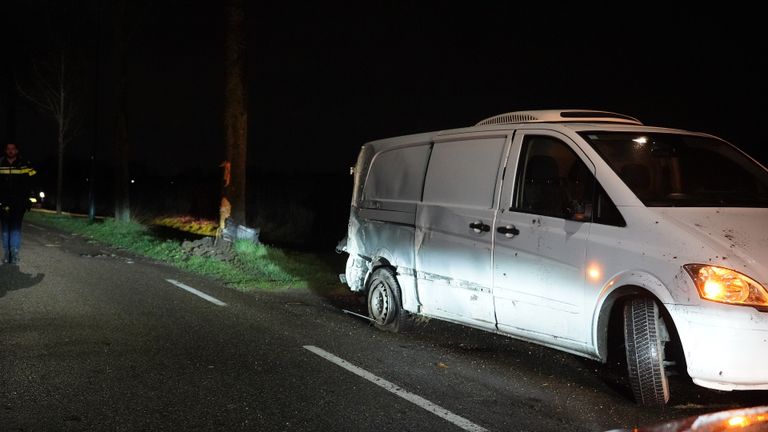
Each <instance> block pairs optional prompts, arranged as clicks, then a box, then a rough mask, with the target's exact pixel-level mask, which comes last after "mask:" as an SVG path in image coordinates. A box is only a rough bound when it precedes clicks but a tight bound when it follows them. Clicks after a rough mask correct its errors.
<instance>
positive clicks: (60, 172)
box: [56, 126, 64, 215]
mask: <svg viewBox="0 0 768 432" xmlns="http://www.w3.org/2000/svg"><path fill="white" fill-rule="evenodd" d="M58 144H59V145H58V149H57V152H56V159H57V164H56V214H58V215H60V214H61V197H62V194H63V193H64V130H63V128H62V127H61V126H59V142H58Z"/></svg>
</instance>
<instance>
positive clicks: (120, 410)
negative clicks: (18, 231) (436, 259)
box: [0, 224, 768, 431]
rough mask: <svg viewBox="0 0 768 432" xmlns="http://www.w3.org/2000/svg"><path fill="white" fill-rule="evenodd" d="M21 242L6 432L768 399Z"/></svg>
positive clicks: (676, 412) (287, 425)
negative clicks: (633, 383)
mask: <svg viewBox="0 0 768 432" xmlns="http://www.w3.org/2000/svg"><path fill="white" fill-rule="evenodd" d="M22 252H23V255H22V263H21V265H20V266H18V267H16V266H9V265H5V266H0V431H149V430H151V431H182V430H184V431H196V430H205V431H225V430H226V431H238V430H248V431H283V430H286V431H288V430H291V431H328V430H335V431H368V430H392V431H462V430H490V431H551V430H576V431H582V430H583V431H604V430H608V429H612V428H620V427H632V426H636V425H649V424H654V423H657V422H659V421H662V420H666V419H672V418H680V417H686V416H689V415H693V414H699V413H702V412H710V411H716V410H721V409H726V408H733V407H746V406H753V405H758V404H762V403H766V402H765V401H766V400H768V398H766V396H768V392H737V393H726V392H714V391H709V390H705V389H701V388H699V387H696V386H694V385H693V384H691V383H690V382H688V381H687V380H686V379H685V378H684V377H672V392H673V396H672V400H671V402H670V406H669V407H668V408H667V409H665V410H648V409H642V408H637V407H636V406H635V405H634V404H633V402H632V401H631V400H630V397H629V393H628V389H627V388H626V386H625V383H624V382H623V376H622V372H621V371H620V370H617V368H616V367H614V366H612V365H601V364H599V363H596V362H593V361H590V360H585V359H582V358H580V357H576V356H573V355H569V354H564V353H560V352H557V351H554V350H551V349H547V348H542V347H538V346H535V345H532V344H528V343H524V342H520V341H515V340H513V339H509V338H506V337H503V336H499V335H494V334H490V333H485V332H481V331H477V330H473V329H468V328H464V327H461V326H456V325H452V324H447V323H441V322H438V321H435V320H431V321H429V322H427V323H424V324H422V325H420V326H419V327H417V328H416V329H415V330H414V331H412V332H410V333H406V334H389V333H384V332H381V331H378V330H376V329H374V328H373V327H371V326H370V325H369V324H368V323H367V322H366V321H365V320H363V319H360V318H357V317H355V316H353V315H350V314H347V313H344V312H343V311H342V309H344V308H348V309H352V310H357V311H359V310H360V306H361V302H360V301H359V299H358V298H357V297H354V296H352V295H349V296H334V297H330V296H323V295H321V294H318V293H315V292H313V291H311V290H293V291H285V292H278V293H274V292H272V293H267V292H264V293H259V294H256V295H250V294H243V293H239V292H236V291H234V290H231V289H228V288H226V287H223V286H221V285H220V284H218V283H216V282H213V281H210V280H208V279H205V278H202V277H199V276H195V275H191V274H187V273H184V272H181V271H179V270H176V269H173V268H171V267H168V266H166V265H163V264H158V263H154V262H151V261H148V260H145V259H141V258H137V257H133V256H131V255H129V254H126V253H124V252H120V251H115V250H112V249H109V248H106V247H104V246H101V245H98V244H95V243H92V242H88V241H86V240H85V239H83V238H80V237H77V236H72V235H69V234H65V233H61V232H58V231H55V230H52V229H49V228H44V227H40V226H35V225H29V224H27V225H26V226H25V237H24V243H23V249H22ZM340 258H341V257H340ZM339 265H340V267H339V268H340V269H341V268H343V261H340V264H339ZM169 280H172V281H176V282H178V284H173V283H171V282H169ZM179 284H181V285H183V286H184V287H189V288H192V289H195V290H197V291H198V292H199V294H205V295H208V296H210V297H209V298H203V297H201V296H200V295H198V294H194V293H192V292H189V291H187V290H185V289H182V288H180V287H179ZM217 302H218V303H217ZM222 303H223V304H222Z"/></svg>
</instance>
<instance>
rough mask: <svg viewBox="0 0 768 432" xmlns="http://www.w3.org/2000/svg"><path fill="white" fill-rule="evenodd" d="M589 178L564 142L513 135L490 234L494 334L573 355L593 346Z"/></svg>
mask: <svg viewBox="0 0 768 432" xmlns="http://www.w3.org/2000/svg"><path fill="white" fill-rule="evenodd" d="M513 167H514V169H513ZM511 171H514V175H510V172H511ZM593 173H594V166H593V165H592V164H591V162H590V161H589V160H588V159H587V158H586V156H585V155H584V154H583V153H582V152H581V150H580V149H579V148H578V146H577V145H576V144H575V143H574V142H573V141H571V140H570V139H569V138H568V137H566V136H565V135H562V134H560V133H558V132H555V131H549V130H518V131H517V132H516V134H515V138H514V140H513V144H512V150H511V152H510V161H509V162H508V173H507V176H506V178H505V180H504V186H503V190H502V196H501V202H500V209H499V214H498V218H497V220H496V225H495V226H494V231H495V232H496V242H495V245H494V257H493V259H494V269H493V270H494V287H493V290H494V301H495V310H496V318H497V321H498V329H499V330H501V331H503V332H505V333H509V334H514V335H517V336H520V337H523V338H525V339H529V340H534V341H538V342H542V343H545V344H550V345H556V346H560V347H565V348H567V349H572V350H576V351H582V350H583V349H584V348H583V347H584V345H585V343H586V342H587V341H589V340H591V339H590V333H589V330H588V329H589V326H588V323H587V320H586V319H585V315H586V314H585V312H584V303H585V302H584V297H585V292H584V290H585V259H586V250H587V248H586V246H587V238H588V235H589V230H590V227H591V223H590V222H589V221H590V218H591V216H590V215H591V205H592V202H591V200H592V198H591V197H592V195H593V191H594V175H593Z"/></svg>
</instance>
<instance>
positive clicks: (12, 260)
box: [8, 249, 20, 264]
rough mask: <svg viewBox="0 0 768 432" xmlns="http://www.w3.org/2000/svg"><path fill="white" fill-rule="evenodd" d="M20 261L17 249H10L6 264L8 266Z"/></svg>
mask: <svg viewBox="0 0 768 432" xmlns="http://www.w3.org/2000/svg"><path fill="white" fill-rule="evenodd" d="M19 261H20V259H19V250H18V249H11V256H10V259H9V260H8V262H9V263H10V264H18V263H19Z"/></svg>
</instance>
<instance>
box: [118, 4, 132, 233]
mask: <svg viewBox="0 0 768 432" xmlns="http://www.w3.org/2000/svg"><path fill="white" fill-rule="evenodd" d="M126 1H127V0H126ZM126 1H120V2H118V3H117V4H116V6H115V7H116V15H115V22H114V32H115V45H116V48H117V49H116V54H115V55H116V64H115V74H116V75H115V76H116V77H117V89H116V90H117V92H116V95H115V103H116V109H117V112H116V118H115V168H116V169H115V220H116V221H119V222H128V221H130V220H131V200H130V168H129V163H130V147H129V143H128V125H127V119H126V113H125V105H126V102H125V98H126V97H127V96H126V92H125V89H126V81H127V77H126V70H125V69H126V68H125V58H126V41H125V38H126V35H125V20H126V10H125V9H126Z"/></svg>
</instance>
